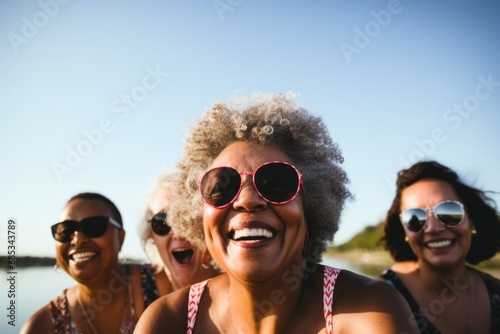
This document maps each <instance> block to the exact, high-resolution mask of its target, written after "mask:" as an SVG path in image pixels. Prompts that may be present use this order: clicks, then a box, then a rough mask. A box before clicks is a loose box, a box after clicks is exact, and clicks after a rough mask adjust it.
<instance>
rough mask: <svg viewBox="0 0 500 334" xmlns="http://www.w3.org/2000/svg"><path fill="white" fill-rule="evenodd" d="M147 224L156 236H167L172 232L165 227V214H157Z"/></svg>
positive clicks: (168, 227)
mask: <svg viewBox="0 0 500 334" xmlns="http://www.w3.org/2000/svg"><path fill="white" fill-rule="evenodd" d="M148 223H150V224H151V229H152V230H153V232H154V233H155V234H157V235H167V234H169V233H170V231H171V230H172V229H171V227H170V226H168V225H167V214H166V213H162V212H160V213H157V214H156V215H154V216H153V217H151V219H149V220H148Z"/></svg>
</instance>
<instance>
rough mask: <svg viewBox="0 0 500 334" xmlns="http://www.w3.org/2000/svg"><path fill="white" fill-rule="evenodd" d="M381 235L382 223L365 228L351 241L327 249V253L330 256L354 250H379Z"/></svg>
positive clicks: (382, 230) (382, 231) (382, 232)
mask: <svg viewBox="0 0 500 334" xmlns="http://www.w3.org/2000/svg"><path fill="white" fill-rule="evenodd" d="M383 235H384V223H383V222H381V223H379V224H378V225H374V226H367V227H365V228H364V230H363V231H361V232H359V233H358V234H356V235H355V236H354V237H352V239H351V240H349V241H347V242H345V243H343V244H341V245H338V246H331V247H329V248H328V250H327V253H328V254H330V253H334V252H344V251H349V250H354V249H363V250H379V249H381V247H380V242H379V240H380V238H381V237H382V236H383Z"/></svg>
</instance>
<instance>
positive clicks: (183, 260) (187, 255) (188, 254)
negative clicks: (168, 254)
mask: <svg viewBox="0 0 500 334" xmlns="http://www.w3.org/2000/svg"><path fill="white" fill-rule="evenodd" d="M172 255H173V256H174V258H175V260H176V261H177V262H178V263H180V264H187V263H189V262H190V261H191V259H192V258H193V255H194V252H193V250H192V249H190V248H183V249H176V250H173V251H172Z"/></svg>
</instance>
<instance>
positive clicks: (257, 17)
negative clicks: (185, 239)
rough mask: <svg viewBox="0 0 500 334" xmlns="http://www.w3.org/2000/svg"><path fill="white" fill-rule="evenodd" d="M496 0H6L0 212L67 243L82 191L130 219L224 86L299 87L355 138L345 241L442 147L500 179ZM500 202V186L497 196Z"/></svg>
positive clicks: (134, 249)
mask: <svg viewBox="0 0 500 334" xmlns="http://www.w3.org/2000/svg"><path fill="white" fill-rule="evenodd" d="M499 17H500V4H499V3H498V2H497V1H451V0H450V1H425V0H422V1H411V0H401V1H393V0H391V1H386V0H384V1H347V0H345V1H338V0H337V1H326V0H325V1H305V0H304V1H290V0H287V1H284V0H282V1H273V2H271V1H263V0H260V1H257V0H255V1H244V0H221V1H107V2H106V3H102V2H101V1H92V0H89V1H69V0H64V1H63V0H39V1H34V0H32V1H22V2H21V1H2V2H1V4H0V34H1V35H2V36H3V37H2V38H1V39H0V66H1V67H0V73H1V75H0V92H1V97H2V98H1V99H0V153H1V158H0V219H1V221H2V223H1V224H0V226H3V227H2V230H0V236H1V245H3V246H1V247H2V248H1V250H0V252H1V253H2V254H3V253H5V251H6V249H7V247H6V246H5V245H6V243H5V241H6V226H7V221H8V219H9V218H15V220H16V222H17V226H18V230H17V232H18V233H17V239H16V241H17V250H18V254H19V255H40V256H54V255H55V249H54V244H55V243H54V240H53V239H52V236H51V234H50V231H49V227H50V225H52V224H54V223H56V222H57V220H58V216H59V213H60V211H61V209H62V208H63V206H64V204H65V202H66V201H67V200H68V199H69V198H70V197H71V196H73V195H75V194H76V193H79V192H83V191H94V192H100V193H102V194H104V195H106V196H108V197H109V198H110V199H112V200H113V201H114V202H115V203H116V204H117V206H118V207H119V208H120V210H121V212H122V215H123V217H124V224H125V229H126V231H127V236H126V240H125V245H124V248H123V252H122V253H123V254H122V256H123V257H128V258H136V259H137V258H144V254H143V251H142V249H141V247H140V243H139V238H138V233H137V224H138V222H139V220H140V218H141V216H142V214H143V209H144V205H145V200H146V197H147V194H148V191H149V189H150V186H151V184H152V182H153V180H154V179H155V178H156V177H157V176H158V175H160V174H161V173H164V172H170V171H172V170H173V169H174V167H175V163H176V160H177V159H178V157H179V156H180V153H181V149H182V144H183V138H184V137H185V134H186V131H187V130H186V127H187V126H189V125H190V124H192V123H193V121H194V120H195V119H196V118H197V117H198V116H199V115H200V114H201V113H202V112H203V110H204V109H205V108H206V107H208V106H210V105H211V104H212V103H213V102H215V101H218V100H226V99H228V98H231V97H232V96H235V95H246V94H250V93H253V92H256V91H261V92H266V93H286V92H289V91H292V92H297V93H300V97H299V99H298V101H297V102H298V103H299V105H301V106H304V107H306V108H307V109H309V110H310V111H311V112H313V113H315V114H318V115H321V116H322V117H323V119H324V121H325V122H326V123H327V125H328V127H329V130H330V132H331V136H332V138H333V140H334V141H336V142H337V143H338V144H339V146H340V148H341V149H342V151H343V154H344V157H345V163H344V165H343V166H344V168H345V169H346V171H347V173H348V175H349V177H350V180H351V183H350V185H349V187H350V189H351V191H352V192H353V193H354V194H355V196H356V198H355V200H353V201H351V202H349V203H347V206H346V210H345V212H344V214H343V216H342V223H341V227H340V230H339V232H338V233H337V235H336V238H335V242H336V243H341V242H344V241H347V240H348V239H349V238H350V237H352V236H353V235H354V234H356V233H357V232H359V231H361V230H362V229H363V228H364V227H365V226H367V225H373V224H376V223H378V222H379V221H381V220H382V219H383V218H384V216H385V213H386V211H387V209H388V208H389V205H390V203H391V201H392V198H393V195H394V190H395V187H394V180H395V174H396V172H397V171H398V170H399V169H401V168H403V167H404V168H406V167H408V166H409V165H410V164H411V163H412V162H415V161H417V160H420V159H434V160H437V161H439V162H441V163H443V164H445V165H448V166H450V167H452V168H453V169H455V170H456V171H458V172H459V173H460V174H461V175H463V176H464V178H465V179H466V180H467V181H468V182H470V183H471V184H473V185H475V186H477V187H479V188H482V189H487V190H494V191H500V153H499V144H500V130H499V126H500V111H499V107H500V61H499V59H500V20H499ZM494 199H495V200H496V201H497V202H499V204H500V196H498V195H496V196H494Z"/></svg>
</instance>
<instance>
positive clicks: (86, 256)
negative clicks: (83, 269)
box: [69, 251, 98, 264]
mask: <svg viewBox="0 0 500 334" xmlns="http://www.w3.org/2000/svg"><path fill="white" fill-rule="evenodd" d="M97 255H98V253H97V252H94V251H82V252H74V253H72V254H70V255H69V260H70V262H73V263H75V264H81V263H85V262H88V261H91V260H93V259H94V258H95V257H96V256H97Z"/></svg>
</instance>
